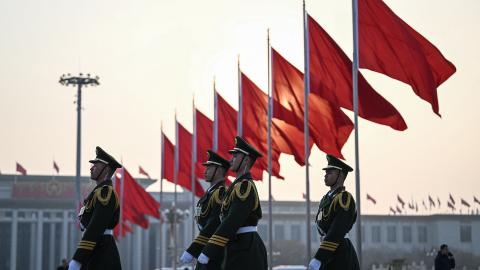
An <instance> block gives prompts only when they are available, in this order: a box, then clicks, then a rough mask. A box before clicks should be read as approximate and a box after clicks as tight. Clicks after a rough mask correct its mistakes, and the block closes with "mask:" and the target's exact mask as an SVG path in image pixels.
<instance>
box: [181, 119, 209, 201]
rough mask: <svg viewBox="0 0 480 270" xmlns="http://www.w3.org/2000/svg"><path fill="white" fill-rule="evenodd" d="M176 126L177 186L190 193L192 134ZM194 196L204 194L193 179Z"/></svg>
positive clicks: (198, 183)
mask: <svg viewBox="0 0 480 270" xmlns="http://www.w3.org/2000/svg"><path fill="white" fill-rule="evenodd" d="M177 125H178V162H179V164H178V180H177V184H178V185H180V186H182V187H184V188H186V189H188V190H190V191H192V178H191V176H192V134H191V133H190V132H189V131H188V130H187V129H186V128H185V127H184V126H183V125H182V124H180V123H178V122H177ZM194 182H195V195H196V196H198V197H202V196H203V194H205V191H204V190H203V187H202V185H201V184H200V182H198V180H197V179H196V178H195V181H194Z"/></svg>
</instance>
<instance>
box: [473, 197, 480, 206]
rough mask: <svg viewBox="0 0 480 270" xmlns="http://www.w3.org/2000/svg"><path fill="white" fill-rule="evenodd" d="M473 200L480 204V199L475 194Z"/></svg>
mask: <svg viewBox="0 0 480 270" xmlns="http://www.w3.org/2000/svg"><path fill="white" fill-rule="evenodd" d="M473 202H474V203H478V204H480V201H479V200H478V199H477V197H475V196H473Z"/></svg>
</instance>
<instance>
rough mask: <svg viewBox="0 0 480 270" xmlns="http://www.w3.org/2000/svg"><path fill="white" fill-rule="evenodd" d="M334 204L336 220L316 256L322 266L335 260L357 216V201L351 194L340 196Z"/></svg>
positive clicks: (346, 193)
mask: <svg viewBox="0 0 480 270" xmlns="http://www.w3.org/2000/svg"><path fill="white" fill-rule="evenodd" d="M332 203H334V205H333V207H334V209H333V211H335V218H334V220H333V222H332V224H331V226H330V229H329V230H328V232H327V234H326V235H325V237H324V239H323V241H322V242H321V243H320V248H319V249H318V250H317V253H316V254H315V259H317V260H319V261H321V262H322V264H325V263H328V262H329V261H331V260H332V259H333V255H334V253H335V251H336V250H337V248H338V246H339V245H340V243H341V241H342V240H343V238H344V237H345V235H346V234H347V233H348V231H349V230H350V225H351V222H352V219H353V218H354V215H355V201H354V200H353V197H352V195H351V194H350V193H348V192H346V191H344V192H342V193H340V194H338V195H337V197H336V198H335V199H334V201H333V202H332Z"/></svg>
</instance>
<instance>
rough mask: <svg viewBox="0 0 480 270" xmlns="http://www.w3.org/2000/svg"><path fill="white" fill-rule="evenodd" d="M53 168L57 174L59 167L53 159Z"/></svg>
mask: <svg viewBox="0 0 480 270" xmlns="http://www.w3.org/2000/svg"><path fill="white" fill-rule="evenodd" d="M53 169H54V170H55V171H56V172H57V174H58V173H59V172H60V168H59V167H58V165H57V163H56V162H55V160H54V161H53Z"/></svg>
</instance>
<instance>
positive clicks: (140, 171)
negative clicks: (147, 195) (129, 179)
mask: <svg viewBox="0 0 480 270" xmlns="http://www.w3.org/2000/svg"><path fill="white" fill-rule="evenodd" d="M138 173H139V174H143V175H145V176H146V177H148V178H149V179H150V178H151V177H150V175H148V173H147V172H146V171H145V170H144V169H143V168H142V166H140V165H139V166H138Z"/></svg>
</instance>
